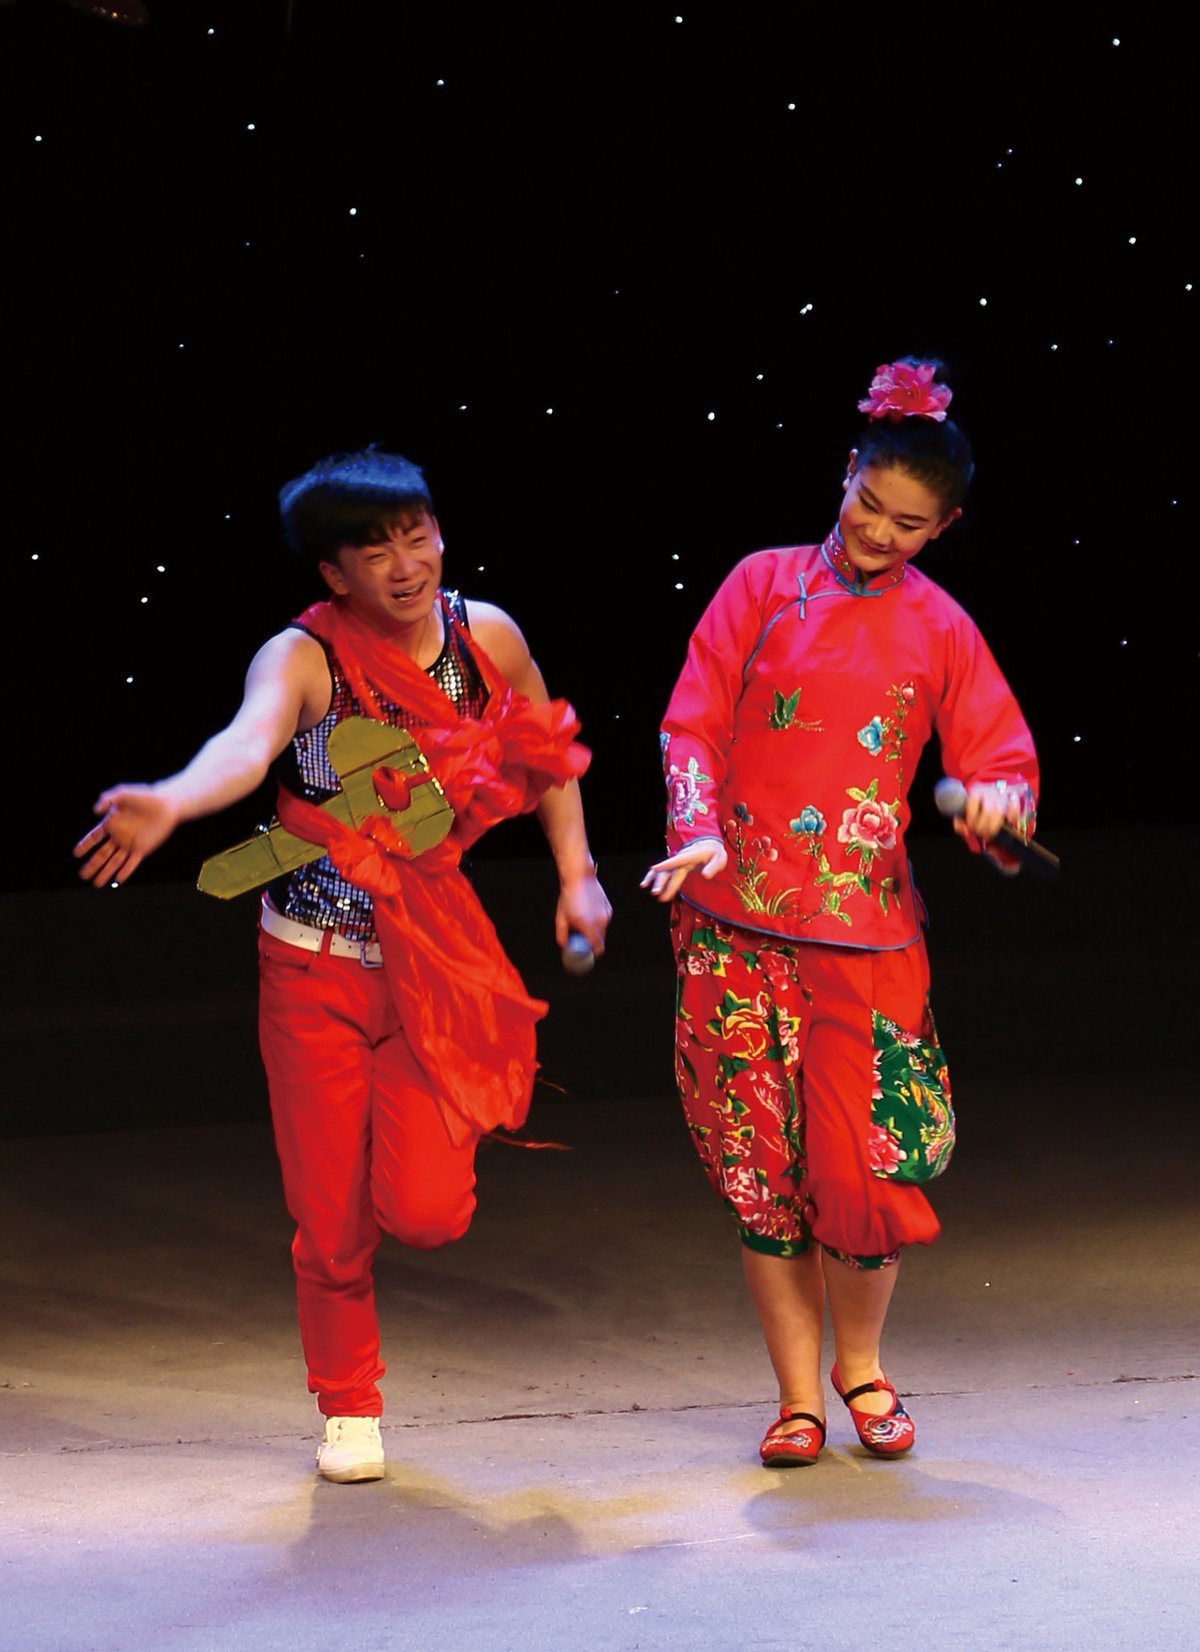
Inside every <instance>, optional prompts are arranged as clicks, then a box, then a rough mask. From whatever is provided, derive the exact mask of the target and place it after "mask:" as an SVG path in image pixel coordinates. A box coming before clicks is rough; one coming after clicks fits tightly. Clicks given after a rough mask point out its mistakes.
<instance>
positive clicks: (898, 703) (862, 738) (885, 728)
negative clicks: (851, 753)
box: [858, 683, 917, 784]
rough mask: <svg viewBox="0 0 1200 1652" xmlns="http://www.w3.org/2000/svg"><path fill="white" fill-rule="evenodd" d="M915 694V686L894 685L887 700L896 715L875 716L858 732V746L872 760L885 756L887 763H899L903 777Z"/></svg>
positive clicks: (905, 684) (907, 684) (908, 684)
mask: <svg viewBox="0 0 1200 1652" xmlns="http://www.w3.org/2000/svg"><path fill="white" fill-rule="evenodd" d="M916 693H917V691H916V689H915V688H914V687H913V685H912V683H893V684H892V686H891V687H890V688H889V689H888V697H889V699H890V700H891V702H892V704H893V705H894V706H895V708H896V712H895V716H892V717H878V716H876V717H872V718H871V721H870V722H869V723H867V724H866V725H865V726H864V727H863V728H860V729H859V731H858V743H859V745H860V746H862V747H864V748H865V749H866V750H867V751H868V752H870V754H871V756H872V757H880V756H882V758H883V760H884V762H885V763H898V764H899V765H900V770H901V775H903V772H904V744H905V742H906V741H907V739H908V735H907V734H906V733H905V730H904V723H905V719H906V718H907V716H908V710H909V707H910V706H911V705H912V703H913V701H914V699H915V698H916ZM901 784H903V780H902V781H901Z"/></svg>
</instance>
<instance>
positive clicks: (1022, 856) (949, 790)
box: [933, 775, 1059, 878]
mask: <svg viewBox="0 0 1200 1652" xmlns="http://www.w3.org/2000/svg"><path fill="white" fill-rule="evenodd" d="M933 801H934V802H935V803H936V804H937V809H938V813H939V814H940V815H945V816H946V818H947V819H948V820H953V819H957V818H958V817H960V816H961V815H962V813H963V810H964V809H965V808H966V806H967V788H966V787H965V786H964V785H963V783H962V781H961V780H955V779H953V778H952V777H951V776H949V775H947V777H946V778H945V780H939V781H938V783H937V785H936V786H935V787H934V788H933ZM994 841H995V843H996V844H997V845H998V846H999V847H1000V848H1001V849H1005V850H1007V851H1008V853H1009V854H1010V855H1016V857H1017V859H1018V860H1019V861H1020V862H1021V863H1022V864H1023V865H1025V866H1028V867H1029V868H1030V869H1031V870H1032V871H1034V872H1040V873H1041V875H1042V876H1043V877H1044V878H1053V877H1056V876H1057V874H1058V868H1059V859H1058V856H1057V855H1052V854H1051V853H1050V851H1049V849H1043V848H1042V845H1041V844H1040V843H1035V842H1034V841H1033V839H1032V838H1029V839H1028V840H1026V839H1025V838H1023V837H1022V836H1021V835H1020V833H1019V832H1014V831H1013V829H1012V827H1011V826H1001V828H1000V830H999V831H998V832H997V833H996V836H995V839H994Z"/></svg>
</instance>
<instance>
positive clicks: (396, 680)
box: [278, 601, 591, 1142]
mask: <svg viewBox="0 0 1200 1652" xmlns="http://www.w3.org/2000/svg"><path fill="white" fill-rule="evenodd" d="M443 619H444V622H445V623H446V625H447V626H457V623H458V622H457V621H456V620H455V619H454V618H453V616H452V615H450V613H449V612H448V610H447V609H446V608H445V606H444V605H443ZM298 623H299V624H301V625H302V626H304V627H305V629H306V630H309V631H311V632H313V633H314V634H315V635H316V636H319V637H321V638H322V639H323V640H324V641H325V642H327V643H328V644H329V646H330V648H331V649H332V651H333V653H334V655H335V656H336V658H337V662H338V665H339V666H340V668H341V669H342V671H343V672H344V673H345V675H346V679H347V681H348V682H349V684H350V687H351V689H352V690H353V693H354V696H355V698H356V700H357V701H358V703H359V706H360V707H361V708H362V710H363V711H364V713H366V714H367V715H370V716H375V717H377V718H378V719H379V720H380V721H381V722H386V721H387V718H386V717H385V716H383V714H382V707H381V705H380V697H381V696H382V697H384V698H386V699H387V700H388V701H390V702H391V703H392V704H394V705H402V706H403V707H404V708H405V709H406V710H408V711H411V712H412V713H414V714H415V715H416V716H418V717H421V718H423V719H426V720H427V721H428V723H429V724H430V726H429V727H427V728H415V729H412V730H411V731H410V732H411V733H412V735H413V738H414V739H415V740H416V741H417V744H418V745H419V746H420V747H421V749H422V751H423V752H424V753H425V756H426V758H427V760H428V762H429V766H430V769H431V770H432V772H433V774H434V776H435V777H436V779H437V780H438V782H439V783H440V785H441V786H442V789H443V790H444V791H445V793H446V796H447V798H448V800H449V802H450V804H451V806H452V807H453V809H454V813H455V818H454V825H453V826H452V827H451V829H450V833H449V835H448V836H447V837H446V838H445V839H444V840H443V841H442V842H441V843H440V844H438V845H437V846H436V847H435V848H433V849H430V850H427V851H426V852H425V853H424V854H422V855H419V856H417V857H416V858H415V859H414V858H413V857H412V856H411V853H410V852H409V850H408V849H407V846H406V845H405V844H404V842H403V840H402V839H401V837H400V836H399V834H398V833H397V831H396V829H395V828H394V826H393V825H392V823H391V821H390V820H389V819H388V818H387V817H386V816H384V815H382V814H380V815H373V816H371V817H370V818H369V819H368V820H366V821H365V822H364V823H363V825H362V827H361V828H360V829H359V830H358V831H356V830H355V829H354V828H353V827H351V826H347V825H343V824H342V823H341V822H340V821H337V820H335V819H334V818H333V816H332V815H330V814H329V813H328V812H327V811H326V810H324V809H322V808H320V807H318V806H317V805H316V804H313V803H309V802H306V801H305V800H303V799H302V798H298V797H296V796H294V795H293V794H292V793H290V792H288V791H286V790H284V789H283V788H281V789H280V793H279V799H278V813H279V818H280V820H281V822H282V823H283V825H284V826H285V827H286V829H287V830H288V831H289V832H294V833H295V834H296V836H297V837H302V838H304V839H306V840H307V841H308V842H312V843H319V844H321V846H322V847H323V848H324V849H325V850H326V852H327V853H328V855H329V857H330V859H331V860H332V861H333V863H334V865H335V866H336V867H337V869H338V871H339V872H341V873H342V875H343V877H345V878H347V879H348V880H349V882H351V883H353V884H355V885H356V887H358V888H360V889H364V890H366V891H367V893H368V894H369V895H370V896H371V898H372V901H373V903H374V907H375V926H376V930H377V932H378V935H379V942H380V947H381V949H382V952H383V963H384V970H385V972H386V975H387V981H388V987H389V989H390V991H391V993H392V997H393V1001H394V1002H395V1005H396V1009H397V1013H398V1014H399V1016H400V1019H401V1021H402V1023H403V1026H404V1031H405V1035H406V1037H407V1038H408V1041H409V1044H410V1045H411V1047H412V1050H413V1053H414V1055H416V1057H417V1059H418V1060H419V1061H420V1062H421V1065H422V1066H423V1067H424V1068H425V1071H426V1073H427V1074H428V1076H429V1078H430V1081H431V1082H432V1084H433V1086H434V1089H435V1091H436V1093H437V1095H438V1097H439V1099H440V1101H441V1103H442V1114H443V1118H444V1119H445V1123H446V1128H447V1130H448V1131H449V1133H450V1135H451V1138H452V1139H453V1140H454V1141H456V1142H462V1141H465V1140H468V1139H469V1138H470V1137H471V1136H474V1135H478V1134H482V1133H485V1132H487V1131H489V1130H493V1129H496V1128H498V1127H499V1128H503V1129H507V1130H513V1129H516V1128H517V1127H518V1126H519V1125H520V1124H522V1123H523V1122H524V1120H525V1117H526V1115H527V1114H528V1111H529V1103H530V1099H531V1097H532V1093H533V1079H534V1074H535V1072H536V1070H537V1059H536V1038H535V1032H534V1028H535V1026H536V1024H537V1022H538V1021H540V1020H541V1018H542V1016H543V1015H545V1013H546V1008H547V1006H546V1005H545V1003H543V1002H542V1001H541V1000H540V999H536V998H530V997H529V995H528V994H527V993H526V991H525V987H524V983H523V982H522V980H521V977H520V975H519V974H518V972H517V970H516V969H515V968H514V967H513V965H512V963H511V962H510V960H509V959H508V957H507V956H506V955H505V952H504V949H503V947H502V946H501V945H500V940H499V937H498V936H497V934H496V931H495V928H494V926H493V925H492V922H491V920H490V919H489V918H488V916H487V914H486V912H485V911H484V909H483V907H482V905H481V904H480V901H479V897H478V896H477V895H476V893H475V891H474V889H473V888H472V887H471V885H470V883H469V882H468V880H467V879H466V877H465V876H464V875H463V872H462V870H461V867H460V865H459V862H460V860H461V857H462V853H463V850H464V849H466V848H468V847H469V846H470V844H472V843H474V842H475V841H476V840H477V839H478V838H479V837H480V836H482V834H483V833H484V832H485V831H487V829H488V827H489V826H492V825H494V824H496V822H497V821H500V820H505V819H508V818H510V817H512V816H514V815H518V814H525V813H529V812H530V811H531V810H533V809H535V808H536V807H537V804H538V801H539V799H540V798H541V796H542V794H543V793H544V792H545V791H547V790H548V789H549V788H551V787H553V786H561V785H564V784H565V783H566V782H567V781H568V780H571V779H573V778H576V777H577V776H579V775H581V774H582V773H583V772H584V770H585V769H586V768H587V766H588V763H589V761H590V758H591V754H590V752H588V751H587V749H586V748H585V747H583V746H581V745H579V744H577V743H576V742H575V740H574V735H575V734H576V733H577V732H578V729H579V723H578V720H577V719H576V717H575V714H574V712H573V711H572V709H571V707H570V706H569V705H567V704H566V702H565V701H562V700H556V701H551V702H550V703H549V704H545V705H535V704H534V703H533V702H532V701H531V700H529V699H527V698H526V697H525V696H524V695H522V694H517V693H515V692H514V691H513V690H512V689H511V688H510V687H509V686H508V684H507V683H506V682H505V681H504V679H503V677H502V676H501V675H500V672H499V671H498V670H497V668H496V666H495V665H494V664H493V663H492V661H491V660H489V659H488V657H487V655H486V654H485V653H484V651H483V649H482V648H481V647H480V646H479V644H478V642H476V641H475V640H474V638H472V639H471V641H470V643H469V648H470V652H471V655H472V657H473V658H474V659H475V660H476V662H477V663H478V665H479V669H480V671H481V673H482V675H483V678H484V682H485V684H486V686H487V688H488V690H489V698H488V702H487V705H486V707H485V709H484V712H483V715H482V716H481V717H464V718H460V717H459V715H458V711H457V709H456V707H455V705H454V703H453V701H452V700H451V699H450V698H449V697H448V696H447V695H446V694H445V693H443V691H442V690H441V689H440V688H439V687H438V685H437V684H436V683H435V682H434V681H433V679H432V678H431V677H430V676H429V675H428V674H427V673H426V672H425V671H423V670H422V669H421V667H420V666H419V665H417V663H416V661H415V660H412V659H410V658H409V656H408V655H406V654H403V653H401V651H400V650H399V649H396V648H394V647H390V646H389V645H388V644H387V643H386V642H385V641H384V639H383V638H382V637H380V636H378V634H377V633H375V632H374V631H372V630H371V629H370V628H369V627H367V626H366V625H364V624H363V623H362V622H361V621H359V620H357V619H356V618H355V617H354V616H353V615H352V614H350V613H349V612H347V610H346V609H345V608H344V606H343V605H342V604H341V603H340V602H337V601H333V602H321V603H315V604H314V605H313V606H312V607H311V608H309V609H308V610H307V611H306V612H305V613H304V614H302V615H301V617H300V620H299V622H298ZM375 780H376V788H377V790H378V793H379V795H380V797H381V798H382V799H383V801H384V803H385V804H386V806H387V807H388V808H394V809H402V808H403V807H404V806H405V804H406V803H407V800H408V790H409V787H408V782H406V781H405V780H404V779H403V778H402V777H401V776H399V775H397V774H395V773H394V772H393V771H392V770H389V769H387V768H381V769H378V770H376V774H375Z"/></svg>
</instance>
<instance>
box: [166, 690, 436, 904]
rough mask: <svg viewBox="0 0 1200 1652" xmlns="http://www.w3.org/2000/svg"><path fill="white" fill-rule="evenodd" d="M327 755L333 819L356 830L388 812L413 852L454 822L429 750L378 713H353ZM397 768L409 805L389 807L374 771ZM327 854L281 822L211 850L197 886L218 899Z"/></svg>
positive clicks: (326, 806)
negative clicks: (335, 787) (334, 783)
mask: <svg viewBox="0 0 1200 1652" xmlns="http://www.w3.org/2000/svg"><path fill="white" fill-rule="evenodd" d="M329 761H330V763H331V764H332V766H333V769H334V771H335V773H336V774H337V777H338V780H339V781H340V782H341V788H342V789H341V791H340V792H338V793H337V794H336V795H335V796H333V797H331V798H329V799H328V801H327V802H325V803H322V804H321V807H322V808H323V809H326V810H328V812H329V813H330V814H331V815H332V816H333V817H334V819H335V820H340V821H341V822H342V823H343V824H344V825H347V826H353V827H355V828H358V827H359V826H361V825H362V823H363V821H364V820H366V819H367V817H368V816H369V815H383V816H384V817H385V818H386V819H387V820H389V821H390V822H391V824H392V826H393V827H394V828H395V829H396V831H397V832H398V833H399V834H400V836H401V837H402V838H403V839H404V841H405V843H406V844H407V845H408V847H409V848H410V850H411V851H412V853H413V854H414V855H419V854H422V853H423V852H424V851H425V850H426V849H432V848H433V846H434V844H435V843H440V842H441V841H442V839H443V838H444V837H445V835H446V833H447V832H448V831H449V830H450V827H451V825H452V824H453V822H454V810H453V809H452V808H451V807H450V804H449V803H448V802H447V801H446V794H445V792H443V790H442V788H441V786H440V785H439V784H438V782H437V781H436V780H435V779H434V777H433V775H432V774H431V773H430V770H429V764H428V763H427V762H426V761H425V754H424V753H423V752H422V751H421V748H420V747H419V746H418V745H417V742H416V741H415V740H414V739H413V737H412V735H411V734H410V733H409V732H408V730H407V729H402V728H389V727H388V725H387V724H386V723H377V722H376V721H375V719H374V718H372V717H347V718H346V720H345V721H344V722H342V723H339V724H338V725H337V727H336V728H335V729H334V730H333V732H332V734H331V735H330V736H329ZM381 768H387V769H395V771H396V772H397V774H400V775H402V776H403V777H404V778H405V779H406V780H408V781H409V783H410V787H411V790H410V793H409V801H408V805H407V807H405V808H403V809H389V808H388V807H387V806H386V805H385V804H384V802H383V800H382V799H381V798H380V796H379V793H378V792H377V791H376V790H375V780H374V775H375V770H376V769H381ZM324 853H325V850H324V848H323V847H322V846H321V845H320V844H319V843H309V842H307V841H306V840H305V839H304V838H302V837H296V836H295V835H294V834H293V833H291V832H286V831H284V829H283V827H282V826H281V825H280V824H279V822H278V821H276V822H275V824H274V825H273V826H271V827H270V828H269V829H266V830H263V831H259V832H256V833H255V834H254V836H253V837H249V838H247V839H246V840H245V842H244V843H235V844H234V845H233V847H232V848H231V849H224V850H222V852H221V853H220V854H219V855H211V856H210V857H209V858H208V860H206V861H205V862H204V864H203V865H202V866H201V868H200V876H199V877H198V878H197V880H196V887H197V888H198V889H200V890H202V891H203V892H204V894H206V895H215V896H216V897H217V898H218V900H225V901H227V900H229V899H231V898H232V897H233V896H234V895H242V894H245V892H246V891H247V890H248V889H257V888H259V887H260V886H261V885H262V884H264V883H270V882H271V880H272V879H273V878H277V877H279V876H280V875H281V874H282V873H284V872H294V871H295V869H296V867H297V866H305V865H307V863H308V862H309V861H310V860H320V858H321V856H322V855H323V854H324Z"/></svg>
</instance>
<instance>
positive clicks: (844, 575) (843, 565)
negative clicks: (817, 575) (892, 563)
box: [821, 523, 908, 597]
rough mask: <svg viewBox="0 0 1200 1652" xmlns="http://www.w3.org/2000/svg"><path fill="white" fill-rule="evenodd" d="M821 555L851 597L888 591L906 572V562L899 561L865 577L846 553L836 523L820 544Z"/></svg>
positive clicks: (876, 595) (868, 595)
mask: <svg viewBox="0 0 1200 1652" xmlns="http://www.w3.org/2000/svg"><path fill="white" fill-rule="evenodd" d="M821 555H822V556H823V557H824V558H825V560H826V562H827V563H828V564H829V566H830V568H831V569H832V571H833V576H834V578H835V579H836V580H837V582H838V584H839V585H840V586H842V588H843V589H844V590H847V591H849V593H850V595H851V596H852V597H879V596H882V595H883V593H884V592H885V591H890V590H891V588H892V586H893V585H899V584H901V583H902V581H903V579H904V576H905V575H906V574H907V573H908V563H907V562H901V563H900V564H899V565H898V566H897V567H895V568H889V569H887V571H886V572H884V573H882V574H876V575H875V576H874V578H872V579H866V578H865V577H864V576H863V574H862V573H861V572H860V571H859V569H857V568H856V567H855V566H854V564H853V562H851V560H850V558H849V556H848V555H847V553H846V545H845V541H844V540H843V539H842V530H841V527H840V525H839V524H837V523H835V524H834V528H833V531H832V533H830V535H829V537H828V538H827V539H826V541H825V543H824V544H823V545H822V546H821Z"/></svg>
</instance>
